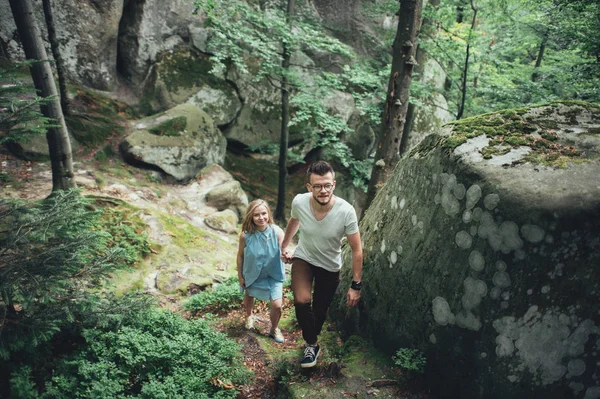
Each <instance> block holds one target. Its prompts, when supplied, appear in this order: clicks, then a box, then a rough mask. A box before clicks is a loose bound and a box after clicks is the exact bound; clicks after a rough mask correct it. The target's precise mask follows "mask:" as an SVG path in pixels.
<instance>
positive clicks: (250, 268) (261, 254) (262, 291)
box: [242, 225, 285, 301]
mask: <svg viewBox="0 0 600 399" xmlns="http://www.w3.org/2000/svg"><path fill="white" fill-rule="evenodd" d="M244 238H245V239H246V247H245V248H244V264H243V266H242V274H243V276H244V280H246V289H247V290H248V295H250V296H251V297H254V298H258V299H262V300H264V301H268V300H269V299H272V300H275V299H280V298H281V297H282V296H283V281H284V280H285V268H284V265H283V262H282V261H281V257H280V256H281V249H280V248H279V241H278V239H277V232H276V231H275V229H274V228H273V226H271V225H269V226H268V227H267V228H266V229H265V231H258V230H256V231H255V232H254V233H253V234H249V233H244Z"/></svg>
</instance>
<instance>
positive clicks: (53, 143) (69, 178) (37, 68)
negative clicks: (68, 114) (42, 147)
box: [9, 0, 75, 191]
mask: <svg viewBox="0 0 600 399" xmlns="http://www.w3.org/2000/svg"><path fill="white" fill-rule="evenodd" d="M9 1H10V8H11V10H12V14H13V17H14V19H15V24H16V26H17V31H18V32H19V36H20V38H21V43H22V44H23V50H24V51H25V56H26V57H27V59H30V60H36V61H37V62H34V63H33V64H32V65H31V66H30V67H29V69H30V71H31V77H32V78H33V83H34V85H35V88H36V89H37V91H38V94H39V96H40V97H44V98H47V97H51V98H52V99H53V101H50V102H48V103H46V104H43V105H40V109H41V111H42V114H43V115H44V116H46V117H48V118H52V119H53V121H54V122H53V124H54V125H55V126H53V127H50V128H48V131H47V133H46V139H47V140H48V148H49V151H50V163H51V165H52V191H55V190H65V189H69V188H74V187H75V180H74V179H73V156H72V154H71V143H70V141H69V133H68V132H67V126H66V125H65V119H64V117H63V113H62V109H61V107H60V102H59V101H58V93H57V92H56V85H55V83H54V77H53V76H52V68H50V64H49V63H48V57H47V56H46V50H45V49H44V43H43V42H42V37H41V34H40V30H39V28H38V25H37V22H36V20H35V16H34V14H33V8H32V7H31V0H9Z"/></svg>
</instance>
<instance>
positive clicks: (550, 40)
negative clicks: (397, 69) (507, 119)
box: [420, 0, 600, 116]
mask: <svg viewBox="0 0 600 399" xmlns="http://www.w3.org/2000/svg"><path fill="white" fill-rule="evenodd" d="M475 5H476V6H477V7H478V14H477V25H476V27H475V30H474V31H473V32H471V27H470V24H471V19H472V16H473V11H472V10H470V8H468V7H465V9H464V13H463V21H462V22H457V12H456V5H455V4H454V3H442V4H441V5H440V6H438V7H434V6H432V5H431V4H428V5H427V6H426V7H425V10H424V18H425V19H426V20H428V21H429V23H430V26H432V27H434V28H430V34H429V35H422V37H421V40H420V46H422V47H423V48H424V49H425V50H426V51H427V52H428V56H429V57H433V58H435V59H436V60H437V61H438V62H439V64H440V65H441V66H442V68H443V69H444V71H445V73H446V74H447V90H446V91H445V92H444V95H445V97H446V99H447V100H448V102H449V109H450V110H451V112H456V111H455V110H457V109H458V105H459V102H460V99H461V92H460V88H461V86H462V72H463V68H464V63H465V49H466V44H467V40H468V38H469V34H471V36H470V42H469V43H470V46H471V57H470V60H469V75H468V77H467V81H466V83H467V97H466V104H465V107H466V109H465V115H467V116H468V115H476V114H481V113H486V112H490V111H495V110H499V109H504V108H511V107H515V106H523V105H531V104H536V103H542V102H548V101H551V100H564V99H581V100H585V101H592V102H598V101H599V100H600V89H599V87H600V86H599V85H598V77H599V76H600V64H598V62H597V60H598V59H600V58H599V56H600V45H598V43H600V36H599V35H600V33H599V32H600V18H599V16H600V4H599V3H598V2H588V1H585V0H582V1H576V2H570V1H566V0H565V1H551V0H536V1H528V2H526V1H522V0H503V1H495V0H494V1H492V0H483V1H476V2H475ZM434 30H435V31H434ZM542 45H543V46H544V48H545V51H544V53H543V58H542V59H541V60H540V63H541V65H540V66H538V67H536V61H538V57H539V55H540V48H541V46H542Z"/></svg>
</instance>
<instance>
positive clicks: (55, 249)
mask: <svg viewBox="0 0 600 399" xmlns="http://www.w3.org/2000/svg"><path fill="white" fill-rule="evenodd" d="M97 217H98V214H97V213H95V212H90V211H89V210H88V209H87V201H86V200H85V199H84V198H82V197H80V196H79V195H78V193H77V192H76V191H60V192H57V193H55V194H54V195H53V196H52V197H50V198H48V199H47V200H44V201H41V202H34V203H25V202H21V201H13V200H8V199H3V200H1V201H0V247H1V248H2V251H1V252H0V263H1V264H2V265H3V267H1V268H0V294H1V295H2V298H1V302H0V307H1V308H2V311H3V313H4V314H6V319H5V322H4V323H3V324H2V325H1V326H0V331H1V332H2V335H1V341H0V357H1V358H7V357H8V354H9V352H10V351H14V350H19V349H22V348H25V347H30V348H32V349H33V348H34V347H35V346H36V345H38V344H39V343H40V342H44V341H47V340H48V339H50V338H51V337H52V336H53V335H54V334H55V333H56V332H58V331H59V330H60V327H61V326H62V325H64V324H66V323H70V322H73V320H74V312H75V311H76V310H77V309H78V307H79V306H80V305H81V303H82V302H83V301H84V299H85V297H86V295H87V294H86V291H85V290H86V289H87V288H89V287H94V286H98V285H99V283H100V282H101V281H102V280H103V278H104V276H105V275H106V273H108V272H109V271H111V270H113V269H114V268H115V267H117V265H118V264H119V262H121V260H122V254H123V251H122V249H120V248H112V249H108V248H106V244H105V242H106V238H107V234H106V233H104V232H99V231H94V230H93V229H92V227H93V222H94V220H95V218H97Z"/></svg>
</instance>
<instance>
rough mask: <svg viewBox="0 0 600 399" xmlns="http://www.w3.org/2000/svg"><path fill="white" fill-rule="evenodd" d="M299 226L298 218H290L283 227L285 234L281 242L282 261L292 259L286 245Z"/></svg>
mask: <svg viewBox="0 0 600 399" xmlns="http://www.w3.org/2000/svg"><path fill="white" fill-rule="evenodd" d="M299 227H300V221H299V220H298V219H294V218H290V220H289V222H288V224H287V227H286V228H285V236H284V237H283V241H282V242H281V259H283V261H284V262H286V263H289V262H290V261H291V260H292V254H291V253H290V251H288V249H287V246H288V245H290V241H292V238H293V237H294V236H295V235H296V233H297V232H298V228H299Z"/></svg>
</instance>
